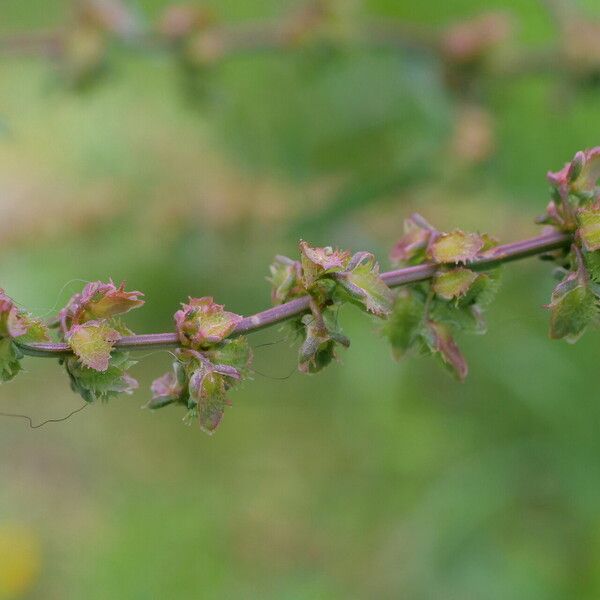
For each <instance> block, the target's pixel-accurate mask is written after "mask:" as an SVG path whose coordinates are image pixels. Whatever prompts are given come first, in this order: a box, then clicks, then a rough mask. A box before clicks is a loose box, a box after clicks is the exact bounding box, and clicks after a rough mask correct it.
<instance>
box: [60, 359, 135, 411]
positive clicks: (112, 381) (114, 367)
mask: <svg viewBox="0 0 600 600" xmlns="http://www.w3.org/2000/svg"><path fill="white" fill-rule="evenodd" d="M62 362H64V365H65V367H66V369H67V373H68V374H69V378H70V380H71V389H72V390H73V391H74V392H77V393H78V394H80V395H81V397H82V398H83V399H84V400H85V401H86V402H95V401H96V400H109V399H110V398H113V397H115V396H117V395H118V394H121V393H126V394H131V393H132V392H133V390H135V389H137V387H138V384H137V381H136V380H135V379H133V378H132V377H131V376H130V375H128V373H127V370H128V369H130V368H131V367H132V366H133V365H135V364H136V361H133V360H130V358H129V353H128V352H122V351H115V352H113V353H112V355H111V357H110V360H109V364H108V368H107V369H106V370H105V371H97V370H95V369H91V368H89V367H86V366H84V365H82V364H81V362H80V361H79V360H78V359H77V358H76V357H75V356H69V357H67V358H64V359H62Z"/></svg>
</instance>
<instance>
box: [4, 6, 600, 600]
mask: <svg viewBox="0 0 600 600" xmlns="http://www.w3.org/2000/svg"><path fill="white" fill-rule="evenodd" d="M135 4H136V6H137V8H138V10H139V11H140V15H141V17H142V19H145V20H146V21H147V22H148V23H152V22H155V21H156V19H157V18H158V17H159V15H160V14H161V12H162V10H163V9H164V7H165V5H166V2H164V1H163V0H138V1H137V2H135ZM209 4H211V5H212V6H213V7H214V9H215V12H216V13H217V14H219V16H220V17H222V18H223V19H224V20H231V21H236V20H242V19H253V18H258V17H264V16H270V15H277V14H281V13H283V12H285V10H286V8H290V7H291V8H293V7H294V6H295V4H294V3H293V2H286V3H283V2H273V1H268V0H253V1H251V2H250V1H242V0H227V1H224V0H223V1H221V2H216V1H214V2H211V3H209ZM296 6H297V5H296ZM348 6H350V7H351V8H352V11H353V14H351V15H350V16H349V18H352V19H359V20H360V19H361V18H365V17H366V15H387V16H393V17H401V18H403V19H406V20H408V21H410V22H415V23H421V24H429V25H436V26H437V25H443V24H446V23H450V22H454V21H456V20H461V19H465V18H467V17H470V16H473V15H476V14H478V13H479V12H480V11H481V10H482V9H484V8H485V9H489V8H500V9H508V10H510V11H512V14H513V15H514V21H515V23H518V27H517V29H516V32H515V38H514V39H515V40H516V43H518V44H519V45H521V46H519V47H525V48H529V49H535V48H542V47H544V46H545V45H546V44H552V43H556V41H557V32H556V28H555V25H554V23H553V21H552V19H551V18H550V16H549V14H548V12H547V10H546V9H545V8H544V6H543V5H542V3H536V2H533V1H532V0H504V1H501V0H495V1H494V2H486V3H483V2H481V1H478V0H461V1H460V2H459V1H455V2H452V3H445V4H442V3H425V2H422V3H418V4H417V5H415V3H412V2H405V1H402V2H397V1H394V2H392V1H386V0H378V1H375V0H372V1H365V2H364V3H363V4H362V5H359V4H355V3H354V2H352V3H348ZM582 7H585V8H587V9H588V10H589V11H591V12H590V14H593V12H594V11H595V12H596V16H597V17H600V11H598V7H597V4H596V3H595V2H593V1H592V0H589V1H588V2H587V3H582ZM68 15H69V6H68V3H67V2H66V0H62V1H61V0H44V1H43V2H41V1H35V2H34V1H33V0H30V1H29V2H21V1H19V0H6V1H5V2H3V3H2V6H1V7H0V16H1V18H0V31H1V32H3V33H5V34H7V33H9V34H13V33H15V32H19V31H29V30H31V29H36V28H41V29H44V28H50V27H53V26H55V25H62V24H63V23H64V22H65V21H66V20H68ZM111 53H112V54H111V66H112V69H111V70H110V71H109V72H108V73H107V74H106V75H105V76H104V77H103V78H101V79H100V80H99V81H98V82H97V85H95V86H93V87H91V88H90V89H86V90H83V91H81V92H79V93H75V92H74V91H72V90H69V89H67V88H66V87H65V86H63V85H62V84H61V82H60V80H59V78H58V77H57V74H56V73H55V72H54V70H53V68H52V65H51V64H49V63H48V62H47V61H45V60H43V59H38V58H19V57H11V58H7V57H4V58H2V60H1V61H0V90H1V93H0V119H1V121H2V137H1V138H0V211H1V213H0V215H1V216H0V253H1V260H0V282H1V284H2V286H3V287H4V288H5V289H6V290H7V292H8V293H9V294H10V295H11V296H13V297H14V298H15V299H16V300H18V301H19V302H22V303H23V304H24V305H26V306H28V307H30V308H32V309H34V310H36V311H37V313H38V314H44V313H48V314H49V313H50V311H51V309H52V308H53V307H59V306H61V305H62V304H64V302H65V301H66V300H67V298H68V297H69V296H70V294H71V293H73V292H74V291H76V290H78V289H80V288H81V287H82V283H81V282H80V281H77V280H79V279H83V280H86V281H88V280H94V279H107V278H108V277H109V276H112V277H113V278H114V279H115V280H120V279H126V280H127V282H128V284H129V287H131V288H132V289H141V290H143V291H145V292H146V294H147V304H146V306H145V307H144V309H143V310H141V311H137V312H136V313H132V315H131V319H130V323H131V325H132V327H133V328H134V329H135V330H136V331H139V332H150V331H162V330H168V329H170V328H171V327H172V324H171V315H172V313H173V312H174V310H175V309H176V308H177V307H178V303H179V302H181V301H183V300H185V299H186V298H187V296H188V295H190V294H191V295H196V296H202V295H205V294H211V295H214V296H215V298H216V299H217V300H218V301H219V302H223V303H225V304H226V306H227V307H228V308H229V309H230V310H234V311H235V312H238V313H250V312H253V311H256V310H258V309H261V308H263V307H266V306H267V305H268V303H269V287H268V285H267V283H266V282H265V281H264V277H265V276H266V275H267V267H268V264H269V262H270V260H271V258H272V256H273V255H274V254H275V253H278V252H280V253H288V254H291V255H295V252H296V250H295V245H296V243H297V239H298V237H299V236H300V235H301V236H302V237H304V238H305V239H308V240H310V241H311V242H313V243H315V244H324V243H333V244H336V245H340V246H342V247H349V248H352V249H355V250H358V249H361V248H369V249H373V250H374V251H376V252H377V254H378V256H379V257H380V258H382V263H383V264H384V265H385V264H386V261H385V258H384V257H385V255H386V253H387V251H388V249H389V248H390V247H391V245H392V244H393V242H394V241H395V239H396V238H397V237H398V235H399V233H400V230H401V225H402V219H403V218H404V217H405V216H407V215H408V214H409V213H410V212H412V211H413V210H418V211H419V212H420V213H422V214H423V215H424V216H425V217H427V218H430V217H431V218H432V219H433V217H434V215H435V218H434V220H435V222H436V225H438V226H439V227H440V228H442V229H445V230H450V229H452V228H453V227H455V226H462V227H464V228H465V229H467V230H476V229H481V230H482V231H489V232H490V233H492V234H494V235H496V236H498V237H499V238H500V239H501V240H503V241H511V240H513V239H518V238H520V237H525V236H528V235H533V234H534V233H535V232H536V231H537V230H536V228H535V226H534V225H533V224H532V221H533V217H534V216H535V215H536V214H538V213H541V212H542V211H543V209H544V207H545V204H546V201H547V184H546V182H545V179H544V176H545V172H546V170H548V169H558V168H559V167H561V166H562V164H563V163H564V162H565V161H566V160H569V159H570V158H571V157H572V156H573V154H574V152H575V151H576V150H578V149H580V148H584V147H589V146H593V145H596V144H598V142H599V140H598V131H600V113H599V112H598V101H599V99H600V96H599V95H600V90H598V89H596V88H594V87H593V86H577V87H576V86H575V85H573V83H572V81H570V80H569V79H568V78H561V77H557V76H556V74H550V75H548V74H546V75H544V74H542V75H538V76H536V75H530V76H528V77H521V78H510V77H509V78H503V79H500V80H496V79H490V80H489V81H486V82H485V84H484V87H483V91H482V93H481V99H482V102H483V105H484V106H486V107H487V109H488V110H489V112H488V113H486V115H485V116H484V122H487V121H486V119H491V122H492V123H493V129H494V131H495V133H494V141H493V143H492V146H493V151H492V152H489V153H488V154H486V155H485V156H483V158H481V157H479V158H478V159H477V160H472V159H469V158H468V157H467V158H465V157H464V156H461V155H460V153H458V152H456V151H452V148H454V147H455V146H452V144H453V143H456V142H455V140H456V138H455V136H456V132H457V128H459V126H460V122H461V121H460V115H461V107H460V106H459V104H457V101H456V97H455V96H454V95H453V93H452V92H451V91H450V90H448V88H447V86H445V85H444V80H443V72H442V67H441V65H440V64H439V62H438V61H437V60H436V59H435V58H434V57H431V56H423V55H419V54H417V53H393V52H381V51H373V50H369V49H368V48H362V47H361V48H354V49H349V50H347V51H346V52H343V53H341V54H334V55H333V56H326V57H325V58H323V57H320V56H315V55H314V54H312V53H311V52H309V51H308V50H306V51H303V50H300V51H298V52H294V53H284V54H276V55H269V54H259V55H252V56H242V57H239V58H235V59H231V60H228V61H226V62H225V63H224V64H222V65H220V66H219V67H217V68H215V69H214V70H213V71H211V73H210V75H207V77H209V81H208V83H207V87H208V91H207V93H206V94H205V95H204V96H203V97H202V98H198V97H194V96H191V97H190V96H189V94H188V95H186V94H185V93H184V92H185V89H184V86H183V83H182V80H181V73H179V72H178V70H177V68H176V65H174V64H173V61H172V60H170V59H169V57H168V56H166V55H164V54H162V53H160V52H156V53H153V52H152V51H150V50H147V51H146V52H145V53H141V54H140V53H139V52H132V51H128V50H127V49H122V48H121V49H119V48H115V49H113V50H111ZM469 122H471V123H472V122H473V119H471V120H469ZM479 133H481V132H479ZM467 134H468V133H467ZM467 134H465V133H464V131H463V135H467ZM475 134H477V132H475ZM475 134H473V135H475ZM484 134H485V131H484ZM469 139H471V138H469ZM453 140H454V141H453ZM73 278H76V279H77V280H75V281H74V280H73ZM65 282H70V283H69V284H68V285H66V286H65V287H64V288H63V287H62V286H63V283H65ZM552 286H553V282H552V280H551V278H550V277H549V274H548V268H546V267H545V266H544V265H543V264H536V261H535V260H533V261H531V262H528V263H519V264H517V265H514V266H512V267H510V268H507V269H506V270H505V283H504V285H503V288H502V290H501V292H500V295H499V300H498V302H497V303H496V304H495V305H494V306H493V307H492V310H491V311H490V313H489V316H488V321H489V333H488V335H487V336H486V337H483V338H468V337H466V338H464V339H463V340H461V342H462V347H463V348H464V351H465V354H466V355H467V357H468V359H469V362H470V367H471V375H470V377H469V379H468V380H467V381H466V383H464V384H458V383H455V382H454V381H453V380H451V379H449V378H448V377H447V375H446V374H445V373H444V372H443V371H442V370H439V369H437V368H436V367H435V365H433V364H431V363H430V362H428V361H423V362H420V361H418V360H411V361H408V362H404V363H401V364H397V363H395V362H393V361H392V360H391V357H390V352H389V348H388V347H387V345H386V344H385V342H384V341H383V340H380V339H378V338H377V337H376V336H373V335H372V334H371V331H370V329H371V328H372V327H373V325H372V324H369V323H368V322H367V321H366V320H365V319H362V318H361V317H360V315H358V314H356V313H355V312H354V311H352V310H348V311H345V312H343V314H341V315H340V318H341V320H342V322H343V324H344V328H345V330H346V332H347V333H348V334H349V337H350V338H351V339H352V344H353V345H352V348H350V350H348V351H347V352H344V353H343V356H342V363H343V364H341V365H337V366H333V367H331V368H329V369H328V370H327V371H325V372H323V373H322V374H320V375H319V376H318V377H304V376H301V375H299V374H298V373H296V372H295V368H296V365H295V362H296V355H295V351H294V350H293V349H289V348H288V347H287V345H286V344H285V343H279V344H277V345H274V346H263V347H260V348H257V349H256V368H257V370H258V371H259V372H260V374H258V373H257V374H256V376H255V377H256V381H255V382H254V383H253V384H252V385H247V386H245V387H242V388H241V389H240V390H239V391H237V392H235V393H234V394H233V395H232V400H233V403H234V407H233V408H231V409H230V410H229V411H228V412H227V416H226V424H225V426H224V427H222V428H221V430H220V431H219V432H218V434H217V435H216V436H214V437H213V438H207V437H206V436H203V435H201V434H200V433H199V432H198V431H197V430H196V428H195V427H191V428H185V427H182V425H181V423H180V415H179V413H177V412H176V411H170V410H169V409H165V411H162V412H161V413H158V414H154V415H153V414H150V413H147V412H140V410H139V407H140V405H141V404H142V403H143V402H145V400H146V398H147V397H148V391H147V389H148V385H149V383H150V381H151V379H152V378H153V377H154V376H156V374H157V373H160V372H162V371H164V370H166V369H167V368H168V364H169V363H170V356H169V355H168V354H167V353H166V352H162V353H156V354H153V355H150V356H146V357H145V358H143V360H142V361H141V363H140V365H138V367H136V374H137V375H139V378H140V381H141V384H142V385H141V390H140V391H139V392H137V393H136V394H134V395H133V396H132V397H131V398H122V399H119V400H117V401H114V402H112V403H110V404H108V405H101V404H97V405H93V406H90V407H88V408H87V409H86V410H85V411H83V412H82V413H80V414H78V415H76V416H74V417H73V418H72V419H71V420H70V421H68V422H66V423H62V424H59V425H57V424H50V425H48V426H47V427H45V428H42V429H39V430H34V431H32V430H29V429H28V427H27V424H26V423H22V422H20V421H14V420H8V419H6V420H1V421H0V453H1V455H2V459H1V460H0V478H1V481H2V486H1V487H0V598H3V597H6V598H21V597H22V598H44V599H45V600H47V599H52V598H56V599H58V598H66V597H72V598H82V597H85V598H88V599H90V600H93V599H96V598H97V599H104V598H132V599H134V598H140V599H141V598H149V597H150V598H190V597H198V596H202V597H206V598H212V597H214V598H223V597H228V598H231V597H243V598H278V599H279V598H290V599H292V598H293V599H296V598H298V599H299V598H311V599H312V598H398V597H402V598H410V599H421V598H423V599H424V598H456V599H459V598H460V599H463V598H478V599H496V598H497V599H503V600H504V599H507V598H528V599H532V600H535V599H543V600H546V599H552V600H554V599H562V598H590V599H591V598H596V597H598V594H600V520H599V518H598V509H597V507H598V500H599V497H600V483H599V481H600V458H599V457H600V442H599V441H598V440H599V439H600V437H599V436H598V427H599V423H600V408H599V406H600V404H599V403H598V398H597V393H596V391H595V385H596V381H597V370H598V369H597V355H598V350H599V349H600V338H598V336H597V335H595V334H594V332H590V333H588V334H587V335H586V336H585V337H584V339H583V340H582V341H581V342H580V343H579V344H578V345H577V346H576V347H571V346H568V345H565V344H562V343H557V342H550V341H549V340H548V339H547V314H546V312H545V311H544V310H542V308H541V306H542V304H544V303H546V302H547V300H548V297H549V294H550V291H551V289H552ZM280 338H281V335H280V334H279V333H278V332H277V331H276V330H270V331H268V332H264V333H262V334H259V335H256V336H254V337H253V338H252V342H253V343H254V344H255V345H259V344H261V343H265V342H272V341H278V340H279V339H280ZM26 368H27V373H25V374H22V375H21V376H20V377H19V378H18V379H17V380H15V381H14V382H12V383H11V384H10V385H6V386H3V387H2V388H1V389H0V410H3V411H10V412H24V413H27V414H30V415H33V416H34V421H37V420H43V419H45V418H49V417H57V416H61V415H63V414H66V413H68V412H69V411H70V410H72V409H74V408H77V407H78V406H79V403H80V400H79V399H78V398H77V396H75V395H73V394H71V392H70V391H69V389H68V382H67V380H66V378H65V377H64V376H63V374H62V373H60V372H59V371H58V370H57V369H56V366H55V365H54V364H52V363H51V362H50V361H45V360H34V359H29V360H28V361H27V362H26ZM290 373H292V374H291V375H290V376H289V379H287V376H288V375H289V374H290ZM282 377H285V378H286V379H285V380H284V381H281V380H280V378H282Z"/></svg>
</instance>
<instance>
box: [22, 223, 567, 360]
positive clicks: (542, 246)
mask: <svg viewBox="0 0 600 600" xmlns="http://www.w3.org/2000/svg"><path fill="white" fill-rule="evenodd" d="M571 242H572V236H571V235H569V234H566V233H551V234H548V235H542V236H539V237H535V238H531V239H527V240H522V241H520V242H513V243H512V244H505V245H503V246H497V247H496V248H493V249H492V250H490V251H488V252H486V253H485V254H484V255H482V256H480V257H478V258H476V259H475V260H474V261H473V262H471V263H469V268H471V269H473V270H475V271H482V270H487V269H493V268H495V267H498V266H500V265H502V264H504V263H507V262H512V261H514V260H520V259H522V258H527V257H529V256H536V255H539V254H546V253H548V252H552V251H554V250H560V249H561V248H567V247H568V246H569V245H570V244H571ZM438 268H439V265H436V264H433V263H425V264H422V265H417V266H414V267H405V268H403V269H396V270H394V271H388V272H387V273H382V274H381V278H382V279H383V280H384V281H385V283H387V285H388V286H390V287H398V286H402V285H407V284H409V283H417V282H419V281H426V280H427V279H431V278H432V277H433V276H434V275H435V273H436V271H437V269H438ZM308 310H310V296H303V297H301V298H297V299H295V300H291V301H290V302H286V303H285V304H280V305H279V306H274V307H273V308H268V309H267V310H263V311H261V312H259V313H256V314H255V315H252V316H249V317H245V318H244V319H242V321H241V322H240V323H239V325H238V326H237V327H236V329H235V331H234V332H233V334H232V335H234V336H237V335H244V334H247V333H253V332H255V331H260V330H261V329H265V328H266V327H270V326H272V325H276V324H277V323H282V322H283V321H287V320H288V319H292V318H294V317H297V316H299V315H301V314H303V313H305V312H308ZM17 343H18V342H17ZM18 345H19V348H20V349H21V350H22V351H23V353H24V354H27V355H29V356H40V357H49V358H52V357H54V358H56V357H59V356H63V355H67V354H70V353H71V349H70V348H69V346H68V344H63V343H38V344H18ZM178 345H179V341H178V338H177V334H176V333H149V334H145V335H128V336H124V337H122V338H121V339H120V340H119V341H118V342H117V343H116V344H115V347H116V348H122V349H127V350H152V349H157V348H174V347H177V346H178Z"/></svg>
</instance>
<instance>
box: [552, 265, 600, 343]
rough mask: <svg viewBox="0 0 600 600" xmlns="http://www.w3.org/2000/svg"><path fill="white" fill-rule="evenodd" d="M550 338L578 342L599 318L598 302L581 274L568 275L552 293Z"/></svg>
mask: <svg viewBox="0 0 600 600" xmlns="http://www.w3.org/2000/svg"><path fill="white" fill-rule="evenodd" d="M548 308H549V309H550V337H551V338H553V339H562V338H565V339H566V340H567V341H568V342H571V343H573V342H576V341H577V340H578V339H579V338H580V337H581V335H582V334H583V332H584V331H585V329H586V327H587V326H588V325H589V324H590V323H591V322H592V321H593V320H594V319H595V318H596V317H597V316H598V301H597V299H596V296H595V295H594V293H593V292H592V290H591V289H590V286H589V285H588V283H587V282H586V281H585V280H584V279H583V278H582V276H581V273H580V272H573V273H570V274H569V275H567V277H565V279H564V280H563V281H561V282H560V283H559V284H558V285H557V286H556V288H555V289H554V291H553V292H552V298H551V302H550V304H549V305H548Z"/></svg>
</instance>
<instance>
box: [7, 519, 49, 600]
mask: <svg viewBox="0 0 600 600" xmlns="http://www.w3.org/2000/svg"><path fill="white" fill-rule="evenodd" d="M39 570H40V544H39V540H38V538H37V536H36V535H35V533H34V532H33V531H31V530H30V529H28V528H27V527H24V526H22V525H19V524H14V523H11V524H3V525H0V599H2V600H4V599H8V598H19V597H20V596H22V595H23V594H24V593H25V592H27V591H28V590H29V589H30V588H31V587H32V586H33V584H34V583H35V581H36V579H37V577H38V573H39Z"/></svg>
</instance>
